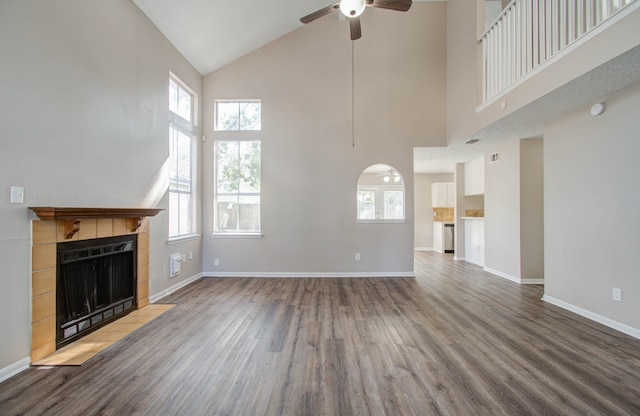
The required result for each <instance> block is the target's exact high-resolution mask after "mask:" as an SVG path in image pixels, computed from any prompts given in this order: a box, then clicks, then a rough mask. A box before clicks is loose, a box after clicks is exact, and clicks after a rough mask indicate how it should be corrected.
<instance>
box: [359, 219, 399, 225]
mask: <svg viewBox="0 0 640 416" xmlns="http://www.w3.org/2000/svg"><path fill="white" fill-rule="evenodd" d="M405 221H406V220H357V223H358V224H404V223H405Z"/></svg>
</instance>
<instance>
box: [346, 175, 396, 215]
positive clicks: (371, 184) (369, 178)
mask: <svg viewBox="0 0 640 416" xmlns="http://www.w3.org/2000/svg"><path fill="white" fill-rule="evenodd" d="M357 220H358V221H359V222H404V182H403V181H402V176H400V174H399V173H398V171H397V170H395V169H394V168H392V167H391V166H389V165H373V166H370V167H368V168H367V169H365V170H364V172H362V174H361V175H360V178H359V179H358V190H357Z"/></svg>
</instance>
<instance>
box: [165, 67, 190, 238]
mask: <svg viewBox="0 0 640 416" xmlns="http://www.w3.org/2000/svg"><path fill="white" fill-rule="evenodd" d="M194 114H195V94H194V93H193V92H192V91H191V90H190V89H189V88H188V87H187V86H186V85H185V84H183V83H182V82H181V81H180V80H178V79H177V78H176V77H175V76H174V75H173V74H171V75H170V78H169V120H170V121H169V163H168V165H169V238H178V237H184V236H188V235H190V234H193V233H194V221H193V218H194V209H195V207H194V183H193V182H194V181H193V179H194V178H193V175H192V172H193V162H194V156H193V155H194V147H195V145H194V141H195V140H194V133H195V123H194Z"/></svg>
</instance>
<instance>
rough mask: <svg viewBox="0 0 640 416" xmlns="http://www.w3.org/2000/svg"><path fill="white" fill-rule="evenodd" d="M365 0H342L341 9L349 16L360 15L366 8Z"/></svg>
mask: <svg viewBox="0 0 640 416" xmlns="http://www.w3.org/2000/svg"><path fill="white" fill-rule="evenodd" d="M365 6H366V4H365V0H342V1H341V2H340V11H341V12H342V14H344V15H345V16H347V17H358V16H360V15H361V14H362V12H363V11H364V9H365Z"/></svg>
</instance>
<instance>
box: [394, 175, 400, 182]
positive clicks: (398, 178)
mask: <svg viewBox="0 0 640 416" xmlns="http://www.w3.org/2000/svg"><path fill="white" fill-rule="evenodd" d="M393 181H394V182H395V183H398V182H400V176H397V175H396V176H394V177H393Z"/></svg>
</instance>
